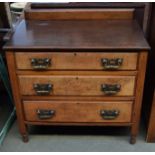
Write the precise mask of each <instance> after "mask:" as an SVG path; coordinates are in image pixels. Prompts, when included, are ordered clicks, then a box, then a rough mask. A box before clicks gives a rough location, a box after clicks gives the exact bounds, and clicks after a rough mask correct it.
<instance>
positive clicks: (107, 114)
mask: <svg viewBox="0 0 155 155" xmlns="http://www.w3.org/2000/svg"><path fill="white" fill-rule="evenodd" d="M119 114H120V111H119V110H101V111H100V115H101V117H102V118H103V119H105V120H111V119H116V118H117V117H118V116H119Z"/></svg>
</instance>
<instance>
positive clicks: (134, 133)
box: [130, 123, 139, 144]
mask: <svg viewBox="0 0 155 155" xmlns="http://www.w3.org/2000/svg"><path fill="white" fill-rule="evenodd" d="M138 130H139V123H134V124H133V125H132V126H131V136H130V144H135V143H136V137H137V134H138Z"/></svg>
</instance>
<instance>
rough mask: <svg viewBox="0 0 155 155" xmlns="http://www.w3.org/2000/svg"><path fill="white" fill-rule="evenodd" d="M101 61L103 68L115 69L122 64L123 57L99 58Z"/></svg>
mask: <svg viewBox="0 0 155 155" xmlns="http://www.w3.org/2000/svg"><path fill="white" fill-rule="evenodd" d="M101 62H102V65H103V67H104V69H107V70H117V69H119V68H120V67H121V66H122V64H123V59H122V58H116V59H107V58H103V59H101Z"/></svg>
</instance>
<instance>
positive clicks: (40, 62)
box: [30, 58, 51, 70]
mask: <svg viewBox="0 0 155 155" xmlns="http://www.w3.org/2000/svg"><path fill="white" fill-rule="evenodd" d="M30 62H31V66H32V68H33V69H35V70H46V69H48V68H49V67H50V66H51V59H50V58H32V59H30Z"/></svg>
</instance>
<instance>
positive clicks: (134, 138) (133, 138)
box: [130, 135, 136, 144]
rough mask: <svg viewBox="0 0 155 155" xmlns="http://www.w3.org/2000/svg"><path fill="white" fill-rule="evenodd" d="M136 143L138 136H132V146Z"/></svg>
mask: <svg viewBox="0 0 155 155" xmlns="http://www.w3.org/2000/svg"><path fill="white" fill-rule="evenodd" d="M135 143H136V136H133V135H131V136H130V144H135Z"/></svg>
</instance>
